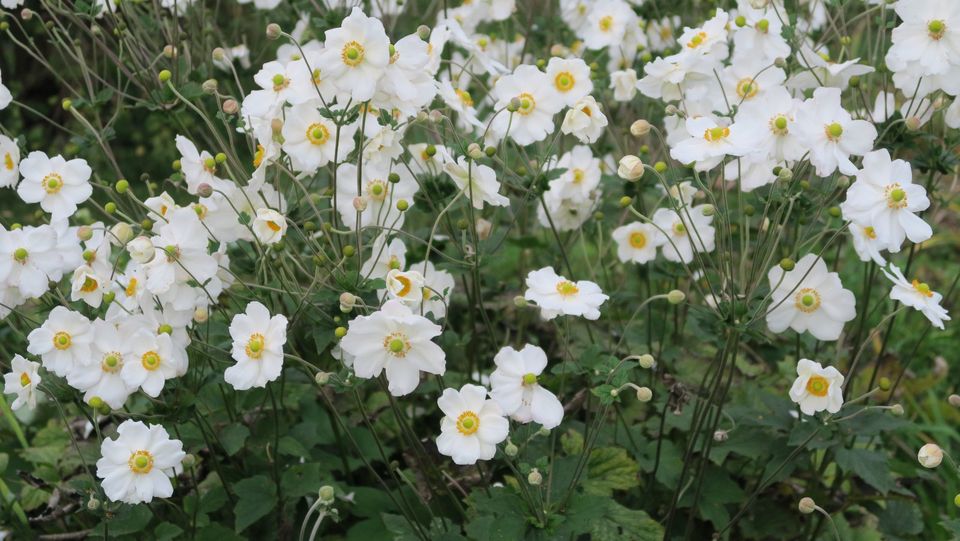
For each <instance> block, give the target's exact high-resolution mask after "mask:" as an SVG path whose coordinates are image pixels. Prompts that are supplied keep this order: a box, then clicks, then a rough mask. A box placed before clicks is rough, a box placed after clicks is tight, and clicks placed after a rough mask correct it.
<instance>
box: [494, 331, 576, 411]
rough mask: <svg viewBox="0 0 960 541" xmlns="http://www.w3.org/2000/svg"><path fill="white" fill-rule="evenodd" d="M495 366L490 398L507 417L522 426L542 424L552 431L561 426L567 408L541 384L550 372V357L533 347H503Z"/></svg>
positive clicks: (495, 359) (496, 357) (495, 358)
mask: <svg viewBox="0 0 960 541" xmlns="http://www.w3.org/2000/svg"><path fill="white" fill-rule="evenodd" d="M493 362H494V364H496V365H497V369H496V370H494V371H493V373H492V374H490V385H491V390H490V396H491V397H492V398H493V399H494V400H496V401H497V403H498V404H500V407H501V408H503V413H504V414H506V415H509V416H510V417H512V418H513V419H514V420H515V421H517V422H520V423H529V422H530V421H533V422H536V423H539V424H541V425H543V428H546V429H548V430H549V429H552V428H556V427H557V426H558V425H559V424H560V422H561V421H562V420H563V404H561V403H560V400H559V399H557V396H556V395H554V394H553V393H551V392H550V391H548V390H546V389H545V388H543V386H541V385H540V383H539V381H538V378H539V377H540V376H541V375H542V374H543V371H544V370H545V369H546V368H547V354H546V353H545V352H544V351H543V350H542V349H540V348H539V347H537V346H534V345H532V344H527V345H525V346H523V349H521V350H520V351H517V350H515V349H513V348H512V347H509V346H507V347H503V348H501V349H500V351H498V352H497V355H496V356H495V357H494V358H493Z"/></svg>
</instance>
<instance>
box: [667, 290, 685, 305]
mask: <svg viewBox="0 0 960 541" xmlns="http://www.w3.org/2000/svg"><path fill="white" fill-rule="evenodd" d="M686 298H687V295H686V294H685V293H684V292H683V291H680V290H679V289H674V290H672V291H671V292H670V293H667V302H669V303H670V304H680V303H681V302H683V301H684V300H686Z"/></svg>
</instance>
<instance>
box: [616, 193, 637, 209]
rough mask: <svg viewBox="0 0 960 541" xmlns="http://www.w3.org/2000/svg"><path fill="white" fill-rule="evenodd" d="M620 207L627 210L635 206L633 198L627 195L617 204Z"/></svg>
mask: <svg viewBox="0 0 960 541" xmlns="http://www.w3.org/2000/svg"><path fill="white" fill-rule="evenodd" d="M617 203H618V204H619V205H620V208H622V209H625V208H627V207H629V206H630V205H632V204H633V198H632V197H630V196H629V195H625V196H623V197H621V198H620V201H618V202H617Z"/></svg>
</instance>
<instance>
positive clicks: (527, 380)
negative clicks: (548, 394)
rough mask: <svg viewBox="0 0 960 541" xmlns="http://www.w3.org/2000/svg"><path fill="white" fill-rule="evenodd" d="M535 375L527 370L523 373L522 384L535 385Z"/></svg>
mask: <svg viewBox="0 0 960 541" xmlns="http://www.w3.org/2000/svg"><path fill="white" fill-rule="evenodd" d="M536 383H537V375H536V374H534V373H533V372H528V373H526V374H524V375H523V384H524V385H536Z"/></svg>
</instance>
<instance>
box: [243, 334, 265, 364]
mask: <svg viewBox="0 0 960 541" xmlns="http://www.w3.org/2000/svg"><path fill="white" fill-rule="evenodd" d="M266 347H267V341H266V339H265V338H264V337H263V335H262V334H260V333H253V334H251V335H250V338H248V339H247V347H246V352H247V357H250V358H251V359H260V357H263V350H264V349H266Z"/></svg>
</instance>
